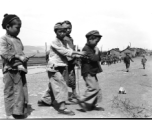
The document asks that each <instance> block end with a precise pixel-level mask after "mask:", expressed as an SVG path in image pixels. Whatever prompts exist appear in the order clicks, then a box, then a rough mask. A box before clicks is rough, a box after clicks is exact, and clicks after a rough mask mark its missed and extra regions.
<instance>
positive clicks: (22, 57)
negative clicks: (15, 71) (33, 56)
mask: <svg viewBox="0 0 152 120" xmlns="http://www.w3.org/2000/svg"><path fill="white" fill-rule="evenodd" d="M19 60H21V61H22V62H27V61H28V60H29V58H27V57H26V56H19Z"/></svg>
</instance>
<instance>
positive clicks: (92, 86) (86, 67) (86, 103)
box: [78, 30, 103, 111]
mask: <svg viewBox="0 0 152 120" xmlns="http://www.w3.org/2000/svg"><path fill="white" fill-rule="evenodd" d="M101 37H102V35H100V34H99V32H98V31H97V30H93V31H90V32H89V33H87V34H86V38H87V43H86V45H85V46H84V48H83V49H82V51H86V54H87V56H88V58H82V63H81V64H82V66H81V74H82V76H83V79H84V80H85V83H86V87H87V90H86V91H85V94H84V95H83V97H80V98H79V99H78V104H79V105H80V107H81V108H82V110H83V111H90V110H97V111H103V108H102V107H99V106H98V103H99V102H101V97H102V95H101V89H100V86H99V83H98V78H97V76H96V75H97V74H98V73H100V72H102V68H101V66H100V63H99V62H100V61H101V58H100V51H99V48H97V47H96V45H97V44H98V42H99V41H100V39H101Z"/></svg>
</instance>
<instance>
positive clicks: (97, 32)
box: [86, 30, 102, 38]
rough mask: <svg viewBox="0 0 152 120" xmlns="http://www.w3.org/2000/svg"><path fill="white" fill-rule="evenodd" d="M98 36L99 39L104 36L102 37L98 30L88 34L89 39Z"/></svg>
mask: <svg viewBox="0 0 152 120" xmlns="http://www.w3.org/2000/svg"><path fill="white" fill-rule="evenodd" d="M92 35H93V36H98V37H102V35H100V33H99V31H97V30H92V31H90V32H88V33H87V34H86V38H88V37H89V36H92Z"/></svg>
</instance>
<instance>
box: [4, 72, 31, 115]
mask: <svg viewBox="0 0 152 120" xmlns="http://www.w3.org/2000/svg"><path fill="white" fill-rule="evenodd" d="M3 82H4V102H5V111H6V115H7V116H10V115H12V114H15V115H24V114H26V113H25V112H27V103H28V90H27V82H26V77H25V73H24V72H21V71H7V72H5V73H4V76H3Z"/></svg>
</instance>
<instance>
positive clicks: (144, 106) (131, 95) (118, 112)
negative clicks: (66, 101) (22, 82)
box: [0, 57, 152, 118]
mask: <svg viewBox="0 0 152 120" xmlns="http://www.w3.org/2000/svg"><path fill="white" fill-rule="evenodd" d="M147 59H148V61H147V63H146V69H145V70H144V69H142V65H141V62H140V61H141V58H140V57H139V58H134V59H133V60H134V62H131V67H130V72H128V73H127V72H125V65H124V63H123V62H121V63H117V64H112V65H111V66H107V65H102V68H103V72H102V73H100V74H98V78H99V84H100V86H101V89H102V94H103V95H102V97H103V98H102V102H101V103H100V104H99V105H100V106H101V107H103V108H104V109H105V111H89V112H86V113H84V112H80V111H78V110H77V109H79V106H78V105H77V104H76V105H68V108H69V109H71V110H73V111H74V112H75V114H76V115H75V116H67V115H61V114H58V113H57V111H56V110H54V108H53V107H39V106H37V101H38V100H39V99H40V98H41V96H42V94H43V93H44V92H45V90H46V88H47V84H48V78H47V74H46V72H45V67H44V66H43V67H42V66H41V67H31V68H29V73H28V74H27V81H28V90H29V104H30V105H31V108H32V110H31V111H30V115H29V116H28V118H151V117H152V102H151V101H152V57H147ZM77 83H78V86H77V87H78V88H79V90H78V93H79V91H80V93H79V94H80V95H83V93H84V91H85V88H86V87H85V84H84V81H83V79H82V77H80V79H79V80H78V81H77ZM120 87H124V88H125V90H126V92H127V94H118V90H119V88H120ZM69 91H70V89H69ZM4 117H5V111H4V99H3V81H2V77H1V76H0V118H4Z"/></svg>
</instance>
